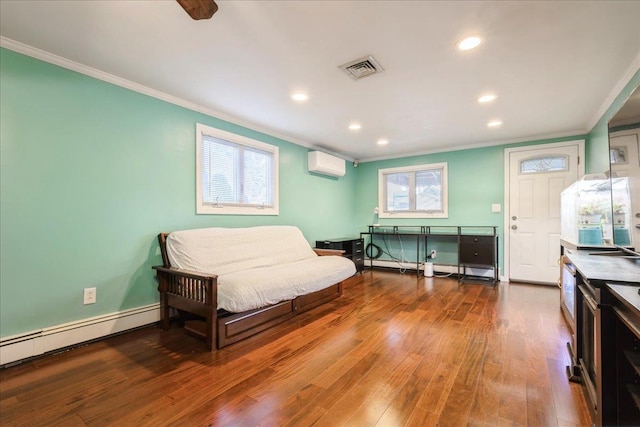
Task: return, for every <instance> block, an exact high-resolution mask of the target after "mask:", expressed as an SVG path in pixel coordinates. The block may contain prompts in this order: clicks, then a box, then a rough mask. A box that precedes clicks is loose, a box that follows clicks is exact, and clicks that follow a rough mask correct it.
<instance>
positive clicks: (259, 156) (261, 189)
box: [242, 148, 273, 206]
mask: <svg viewBox="0 0 640 427" xmlns="http://www.w3.org/2000/svg"><path fill="white" fill-rule="evenodd" d="M243 159H244V163H243V166H244V167H243V177H244V179H243V197H242V202H243V203H248V204H252V205H265V206H272V205H273V194H272V192H271V188H272V185H271V176H272V172H271V171H272V156H271V153H267V152H265V151H260V150H254V149H248V148H245V149H244V157H243Z"/></svg>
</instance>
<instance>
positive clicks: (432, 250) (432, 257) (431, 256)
mask: <svg viewBox="0 0 640 427" xmlns="http://www.w3.org/2000/svg"><path fill="white" fill-rule="evenodd" d="M435 257H436V250H435V249H431V255H430V256H429V258H431V259H435Z"/></svg>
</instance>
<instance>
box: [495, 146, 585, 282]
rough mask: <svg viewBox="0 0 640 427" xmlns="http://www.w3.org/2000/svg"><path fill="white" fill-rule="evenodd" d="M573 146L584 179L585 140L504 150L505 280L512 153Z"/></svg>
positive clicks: (508, 272)
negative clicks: (576, 147) (576, 148)
mask: <svg viewBox="0 0 640 427" xmlns="http://www.w3.org/2000/svg"><path fill="white" fill-rule="evenodd" d="M571 145H577V146H578V179H580V178H582V177H583V176H584V174H585V169H584V166H585V161H584V146H585V140H584V139H575V140H572V141H564V142H552V143H549V144H535V145H524V146H521V147H515V148H505V149H504V215H503V234H504V245H503V248H504V249H503V251H504V256H503V266H504V268H503V272H502V277H503V280H506V281H507V282H508V281H509V277H510V274H511V271H510V267H509V263H510V262H511V258H510V251H511V241H510V236H509V235H510V233H509V218H510V217H511V212H510V211H509V210H510V202H511V200H510V190H511V186H510V184H511V183H510V182H509V177H510V172H511V169H510V168H511V162H510V160H509V158H510V157H511V153H514V152H519V151H532V150H538V149H540V150H543V149H547V148H561V147H568V146H571ZM559 251H560V248H558V258H559V257H560V252H559ZM559 272H560V267H558V274H559Z"/></svg>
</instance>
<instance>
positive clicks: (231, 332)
mask: <svg viewBox="0 0 640 427" xmlns="http://www.w3.org/2000/svg"><path fill="white" fill-rule="evenodd" d="M168 235H169V233H160V234H159V235H158V241H159V243H160V252H161V254H162V263H163V265H162V266H154V267H153V269H154V270H156V273H157V275H158V291H159V292H160V310H161V311H160V313H161V315H160V316H161V327H162V329H164V330H168V329H169V327H170V320H171V319H170V310H169V309H170V308H171V307H173V308H175V309H177V311H178V313H179V314H180V315H181V316H182V317H185V319H188V318H191V319H192V320H186V321H185V331H186V332H187V333H189V334H191V335H194V336H197V337H200V338H203V339H205V340H206V342H207V345H208V346H209V349H210V350H211V351H213V350H214V349H216V348H217V349H220V348H222V347H225V346H227V345H229V344H232V343H234V342H236V341H239V340H241V339H244V338H246V337H249V336H251V335H254V334H257V333H258V332H261V331H264V330H265V329H268V328H270V327H271V326H274V325H277V324H278V323H281V322H284V321H285V320H287V319H289V318H291V317H293V316H295V315H296V314H298V313H303V312H305V311H307V310H310V309H312V308H314V307H317V306H319V305H321V304H323V303H325V302H327V301H330V300H332V299H334V298H337V297H339V296H341V295H342V283H343V282H339V283H336V284H335V285H332V286H330V287H328V288H325V289H322V290H320V291H317V292H314V293H311V294H308V295H303V296H299V297H296V298H294V299H292V300H287V301H282V302H279V303H277V304H274V305H270V306H267V307H262V308H258V309H255V310H250V311H245V312H242V313H229V312H227V311H225V310H218V309H217V306H218V304H217V293H218V281H217V279H218V278H217V276H216V275H213V274H202V273H197V272H190V271H185V270H178V269H174V268H171V263H170V262H169V257H168V255H167V246H166V239H167V236H168ZM314 251H315V252H316V253H317V254H318V255H341V254H342V253H343V252H344V251H340V250H332V249H314ZM188 314H191V315H192V316H188ZM194 316H195V320H193V318H194Z"/></svg>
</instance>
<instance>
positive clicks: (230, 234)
mask: <svg viewBox="0 0 640 427" xmlns="http://www.w3.org/2000/svg"><path fill="white" fill-rule="evenodd" d="M158 239H159V243H160V250H161V254H162V260H163V265H162V266H155V267H153V268H154V269H155V270H156V273H157V276H158V282H159V283H158V290H159V292H160V305H161V326H162V328H163V329H165V330H166V329H168V328H169V326H170V314H171V313H172V312H171V310H170V309H171V308H174V309H176V310H177V312H178V313H179V314H181V315H182V316H183V317H184V318H185V319H187V321H185V329H186V330H187V332H189V333H191V334H193V335H196V336H200V337H202V338H204V339H205V340H206V342H207V344H208V346H209V348H210V349H211V350H213V349H215V348H222V347H225V346H227V345H229V344H231V343H234V342H236V341H239V340H241V339H244V338H246V337H248V336H250V335H253V334H256V333H258V332H261V331H263V330H265V329H267V328H269V327H271V326H274V325H276V324H278V323H281V322H283V321H285V320H287V319H289V318H291V317H293V316H295V315H296V314H298V313H301V312H304V311H307V310H309V309H311V308H313V307H316V306H318V305H320V304H323V303H325V302H327V301H330V300H332V299H334V298H337V297H339V296H340V295H342V284H343V281H344V280H345V279H347V278H349V277H351V276H353V275H354V274H355V271H356V269H355V265H354V264H353V262H352V261H351V260H349V259H347V258H344V257H342V256H340V255H341V251H336V250H327V249H312V248H311V246H310V245H309V243H308V242H307V240H306V239H305V238H304V236H303V234H302V232H301V231H300V230H299V229H298V228H297V227H294V226H261V227H249V228H201V229H192V230H182V231H175V232H172V233H161V234H160V235H159V236H158Z"/></svg>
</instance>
